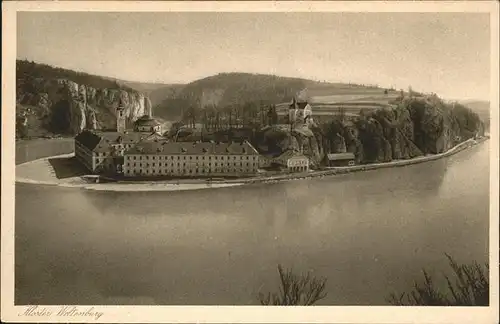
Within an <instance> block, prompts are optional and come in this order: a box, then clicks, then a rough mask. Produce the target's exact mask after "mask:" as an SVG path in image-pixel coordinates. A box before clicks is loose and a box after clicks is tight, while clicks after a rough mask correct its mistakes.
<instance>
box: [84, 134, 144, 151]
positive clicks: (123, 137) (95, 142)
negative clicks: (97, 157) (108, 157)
mask: <svg viewBox="0 0 500 324" xmlns="http://www.w3.org/2000/svg"><path fill="white" fill-rule="evenodd" d="M150 135H151V133H148V132H146V133H144V132H126V133H119V132H99V131H90V130H84V131H83V132H81V133H80V134H78V135H77V136H76V137H75V141H78V142H80V143H81V144H82V145H83V146H85V147H87V148H88V149H89V150H91V151H93V152H108V151H109V146H110V145H111V144H136V143H139V142H140V141H141V140H143V139H145V138H147V137H149V136H150Z"/></svg>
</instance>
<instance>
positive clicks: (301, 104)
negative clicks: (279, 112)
mask: <svg viewBox="0 0 500 324" xmlns="http://www.w3.org/2000/svg"><path fill="white" fill-rule="evenodd" d="M308 105H309V103H308V102H307V101H302V102H296V103H292V104H291V105H290V106H289V107H290V109H301V110H303V109H305V108H306V107H307V106H308Z"/></svg>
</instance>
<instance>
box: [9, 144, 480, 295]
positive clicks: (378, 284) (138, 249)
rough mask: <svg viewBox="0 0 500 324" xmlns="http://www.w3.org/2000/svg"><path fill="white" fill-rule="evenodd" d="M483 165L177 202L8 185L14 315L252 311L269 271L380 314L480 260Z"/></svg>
mask: <svg viewBox="0 0 500 324" xmlns="http://www.w3.org/2000/svg"><path fill="white" fill-rule="evenodd" d="M487 157H488V151H487V150H485V149H484V147H483V148H478V149H477V150H475V151H474V150H471V151H470V152H463V153H461V154H459V155H456V156H454V157H452V158H450V159H445V160H439V161H434V162H430V163H425V164H420V165H415V166H411V167H403V168H395V169H385V170H378V171H373V172H365V173H355V174H350V175H343V176H337V177H330V178H323V179H314V180H305V181H292V182H286V183H278V184H271V185H251V186H244V187H236V188H221V189H216V190H199V191H189V192H188V191H184V192H135V193H134V192H121V193H117V192H102V191H86V190H80V189H70V188H55V187H43V186H40V187H39V186H31V185H26V184H18V185H16V302H18V303H23V304H26V303H33V304H50V303H55V304H61V303H64V304H84V303H89V304H95V303H103V304H107V303H110V304H134V303H143V304H148V303H149V304H151V303H161V304H184V303H187V304H255V303H256V302H257V300H256V298H255V296H256V294H257V293H258V291H259V290H260V289H261V287H262V286H263V285H264V286H265V287H272V286H273V285H274V284H276V265H277V264H278V263H282V264H284V265H285V266H292V265H293V266H294V267H295V268H298V269H301V270H306V269H308V270H310V269H312V270H314V271H315V272H316V273H317V274H318V275H322V276H326V277H328V278H329V281H328V286H329V292H330V293H329V296H328V298H327V299H326V300H324V303H326V304H343V305H346V304H358V305H359V304H372V305H374V304H383V303H384V302H385V299H384V298H385V297H386V293H388V292H391V291H394V290H396V291H401V290H405V289H406V288H407V287H409V286H411V284H412V281H413V279H414V277H415V276H420V269H421V268H422V267H423V266H426V267H427V266H429V265H436V267H437V268H436V269H437V270H441V269H443V268H446V267H447V264H446V261H445V260H443V259H442V256H443V252H448V253H451V254H453V255H454V256H455V257H456V258H457V259H459V260H465V261H467V260H470V259H471V258H473V259H476V260H478V261H480V262H482V261H483V259H484V260H486V258H487V255H488V251H487V246H488V244H487V243H488V239H487V237H488V192H489V191H488V188H489V177H488V172H487V164H488V163H487ZM470 170H475V171H474V172H471V171H470ZM467 176H469V177H470V176H472V177H473V181H474V184H473V185H472V184H471V183H470V182H469V183H467V182H465V181H466V178H467ZM440 260H443V261H444V262H441V261H440ZM446 269H447V268H446Z"/></svg>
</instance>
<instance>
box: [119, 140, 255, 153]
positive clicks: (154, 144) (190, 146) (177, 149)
mask: <svg viewBox="0 0 500 324" xmlns="http://www.w3.org/2000/svg"><path fill="white" fill-rule="evenodd" d="M130 154H157V155H166V154H186V155H202V154H208V155H216V154H217V155H236V154H238V155H259V153H258V152H257V150H256V149H255V148H254V147H253V146H252V145H251V144H250V143H249V142H247V141H244V142H242V143H234V142H233V143H210V142H169V141H167V140H156V141H155V140H153V141H143V142H141V143H139V144H137V145H136V146H134V147H132V148H130V149H129V150H127V151H126V152H125V155H130Z"/></svg>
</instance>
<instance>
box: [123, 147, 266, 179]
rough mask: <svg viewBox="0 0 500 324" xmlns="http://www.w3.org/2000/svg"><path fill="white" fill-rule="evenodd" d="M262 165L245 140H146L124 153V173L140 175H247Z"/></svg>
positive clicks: (130, 175) (134, 175)
mask: <svg viewBox="0 0 500 324" xmlns="http://www.w3.org/2000/svg"><path fill="white" fill-rule="evenodd" d="M258 167H259V153H258V152H257V150H256V149H255V148H254V147H253V146H252V145H251V144H250V143H248V142H247V141H244V142H242V143H207V142H168V141H166V140H164V141H161V140H153V141H143V142H141V143H139V144H137V145H136V146H134V147H132V148H131V149H129V150H127V151H126V152H125V155H124V164H123V174H124V175H125V176H128V177H137V176H141V177H143V176H146V177H151V176H173V177H207V176H245V175H253V174H255V173H256V172H257V169H258Z"/></svg>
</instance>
